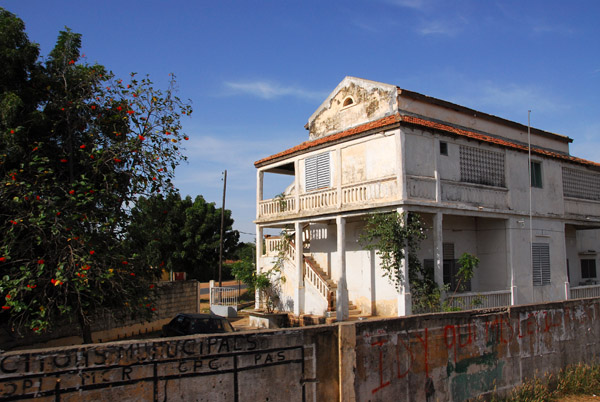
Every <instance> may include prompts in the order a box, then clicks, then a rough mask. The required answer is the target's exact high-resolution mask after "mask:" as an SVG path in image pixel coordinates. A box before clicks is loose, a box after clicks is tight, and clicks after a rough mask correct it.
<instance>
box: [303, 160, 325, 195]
mask: <svg viewBox="0 0 600 402" xmlns="http://www.w3.org/2000/svg"><path fill="white" fill-rule="evenodd" d="M304 167H305V184H306V191H313V190H319V189H322V188H327V187H331V174H330V168H329V152H325V153H322V154H319V155H316V156H311V157H310V158H306V161H305V165H304Z"/></svg>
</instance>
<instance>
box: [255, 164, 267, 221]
mask: <svg viewBox="0 0 600 402" xmlns="http://www.w3.org/2000/svg"><path fill="white" fill-rule="evenodd" d="M264 175H265V174H264V172H263V171H262V170H257V171H256V219H258V218H260V202H261V201H262V199H263V182H264Z"/></svg>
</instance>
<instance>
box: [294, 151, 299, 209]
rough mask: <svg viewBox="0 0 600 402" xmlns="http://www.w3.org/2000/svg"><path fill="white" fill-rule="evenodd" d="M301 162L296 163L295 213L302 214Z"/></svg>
mask: <svg viewBox="0 0 600 402" xmlns="http://www.w3.org/2000/svg"><path fill="white" fill-rule="evenodd" d="M299 167H300V162H299V161H298V159H296V160H295V161H294V191H295V192H294V204H295V207H294V212H296V213H298V212H300V169H299Z"/></svg>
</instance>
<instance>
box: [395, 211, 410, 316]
mask: <svg viewBox="0 0 600 402" xmlns="http://www.w3.org/2000/svg"><path fill="white" fill-rule="evenodd" d="M405 212H408V211H406V209H405V208H403V207H400V208H398V210H397V213H398V214H399V215H402V214H403V213H405ZM402 251H403V254H404V256H405V258H403V259H402V263H401V264H400V275H401V277H402V278H401V280H400V288H399V289H398V317H402V316H405V315H411V314H412V297H411V294H410V283H409V281H408V263H407V257H408V248H407V247H405V248H404V250H402Z"/></svg>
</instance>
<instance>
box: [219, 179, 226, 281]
mask: <svg viewBox="0 0 600 402" xmlns="http://www.w3.org/2000/svg"><path fill="white" fill-rule="evenodd" d="M223 174H224V176H223V207H222V208H221V241H220V245H219V287H222V286H223V283H222V281H221V270H222V268H223V226H224V223H225V190H226V189H227V169H225V172H224V173H223Z"/></svg>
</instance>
